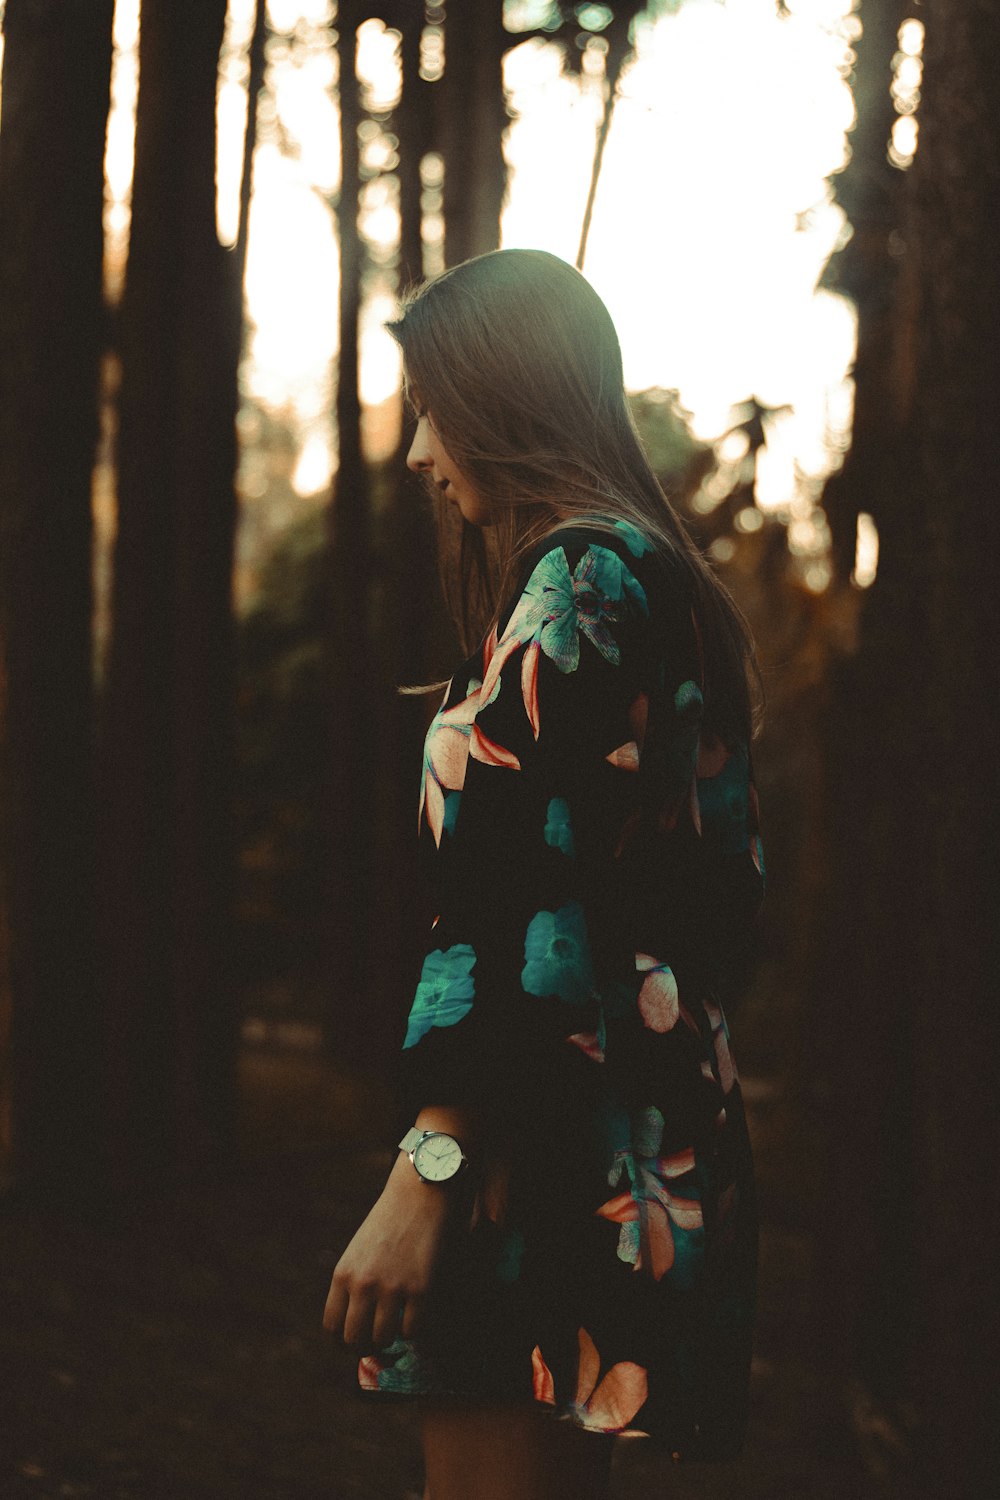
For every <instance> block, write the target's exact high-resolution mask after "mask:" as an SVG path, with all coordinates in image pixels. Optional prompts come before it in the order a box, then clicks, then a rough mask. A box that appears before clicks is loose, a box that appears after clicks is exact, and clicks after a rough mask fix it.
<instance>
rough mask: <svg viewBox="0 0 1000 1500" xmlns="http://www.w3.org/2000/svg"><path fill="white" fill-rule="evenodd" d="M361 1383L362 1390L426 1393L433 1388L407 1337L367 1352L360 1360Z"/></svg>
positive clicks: (359, 1373)
mask: <svg viewBox="0 0 1000 1500" xmlns="http://www.w3.org/2000/svg"><path fill="white" fill-rule="evenodd" d="M358 1384H359V1385H360V1387H361V1389H362V1390H363V1391H392V1392H393V1394H394V1395H407V1396H416V1395H421V1396H424V1395H427V1394H428V1393H429V1392H430V1391H431V1390H432V1388H433V1386H432V1382H431V1380H430V1379H429V1377H428V1375H427V1372H426V1371H425V1370H424V1368H423V1367H422V1365H421V1363H420V1356H419V1355H418V1354H417V1351H416V1349H415V1348H414V1346H413V1345H412V1344H411V1343H410V1342H409V1341H408V1340H407V1339H404V1338H397V1339H394V1340H393V1342H392V1343H391V1344H390V1345H389V1346H388V1348H387V1349H382V1350H380V1351H379V1353H378V1354H365V1355H363V1356H362V1358H361V1359H360V1361H359V1362H358Z"/></svg>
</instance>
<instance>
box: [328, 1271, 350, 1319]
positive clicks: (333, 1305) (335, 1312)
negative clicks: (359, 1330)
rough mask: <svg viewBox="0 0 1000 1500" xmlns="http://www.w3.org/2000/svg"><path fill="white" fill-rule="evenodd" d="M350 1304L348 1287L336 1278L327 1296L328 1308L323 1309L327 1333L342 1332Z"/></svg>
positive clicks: (331, 1283)
mask: <svg viewBox="0 0 1000 1500" xmlns="http://www.w3.org/2000/svg"><path fill="white" fill-rule="evenodd" d="M349 1302H350V1294H349V1292H348V1290H347V1287H346V1286H345V1285H344V1284H343V1282H340V1281H338V1280H337V1278H336V1276H334V1278H333V1280H332V1281H331V1282H330V1290H329V1292H328V1293H327V1296H326V1307H325V1308H324V1309H323V1327H324V1328H325V1329H326V1331H327V1333H340V1332H341V1330H342V1329H343V1326H344V1318H345V1317H346V1315H347V1307H348V1303H349Z"/></svg>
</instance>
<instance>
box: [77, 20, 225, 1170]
mask: <svg viewBox="0 0 1000 1500" xmlns="http://www.w3.org/2000/svg"><path fill="white" fill-rule="evenodd" d="M225 15H226V3H225V0H180V3H177V0H174V3H170V0H145V3H144V4H143V9H142V28H141V37H140V83H139V100H138V113H137V122H136V155H135V181H134V189H133V199H132V230H131V240H130V246H129V259H128V269H127V277H126V286H125V294H124V299H123V306H122V313H121V357H122V388H121V408H120V435H119V452H118V457H119V523H118V536H117V543H116V549H115V565H114V592H113V614H114V623H113V636H112V642H111V648H110V654H109V666H108V684H107V700H106V705H105V717H104V731H105V733H104V745H103V787H102V790H103V806H104V810H105V822H104V827H103V860H102V867H101V877H102V878H101V895H102V900H103V946H104V951H105V957H106V974H105V991H106V996H107V1006H108V1027H109V1038H108V1045H109V1056H110V1082H111V1095H110V1113H111V1119H112V1131H111V1148H112V1153H113V1157H114V1161H113V1166H114V1174H115V1180H116V1181H117V1182H118V1183H119V1184H120V1185H134V1186H138V1185H141V1184H142V1183H143V1182H145V1181H149V1180H150V1179H151V1176H152V1174H159V1173H161V1172H162V1171H164V1170H168V1169H171V1168H178V1169H181V1170H184V1169H188V1168H191V1167H192V1166H194V1165H196V1164H197V1163H198V1162H200V1161H202V1160H204V1159H205V1158H207V1157H211V1155H212V1153H213V1151H214V1149H215V1148H216V1146H217V1144H218V1142H219V1141H220V1139H221V1138H223V1137H224V1136H225V1133H226V1130H227V1127H228V1123H229V1116H230V1110H231V1103H232V1079H233V1062H234V1041H235V1017H234V1013H233V1006H232V1003H231V987H232V952H231V943H230V923H231V900H232V891H231V886H232V871H231V865H232V842H233V840H232V833H231V798H232V777H231V760H232V747H231V739H232V725H231V715H232V698H233V638H232V637H233V631H232V622H231V614H230V581H231V573H232V558H233V530H234V525H235V516H236V510H235V498H234V489H233V473H234V467H235V456H236V448H235V428H234V416H235V410H236V370H237V363H238V356H239V348H240V332H241V277H240V263H239V259H238V257H233V256H231V255H227V253H226V252H225V251H224V250H223V249H222V247H221V246H220V244H219V241H218V238H217V234H216V226H215V99H216V83H217V63H218V56H219V48H220V44H221V41H222V35H223V28H224V24H225Z"/></svg>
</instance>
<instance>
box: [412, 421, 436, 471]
mask: <svg viewBox="0 0 1000 1500" xmlns="http://www.w3.org/2000/svg"><path fill="white" fill-rule="evenodd" d="M431 463H432V458H431V451H430V444H429V442H428V439H427V418H426V417H419V418H418V419H417V430H416V432H415V433H414V434H413V442H412V443H411V444H410V451H409V453H408V454H407V455H406V467H407V468H408V469H412V470H413V472H414V474H419V473H420V472H421V470H423V469H429V468H430V466H431Z"/></svg>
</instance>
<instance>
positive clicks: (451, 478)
mask: <svg viewBox="0 0 1000 1500" xmlns="http://www.w3.org/2000/svg"><path fill="white" fill-rule="evenodd" d="M414 407H415V410H416V413H417V430H416V432H415V433H414V434H413V442H412V443H411V444H410V451H409V453H408V454H407V455H406V466H407V468H409V469H412V470H413V472H414V474H420V475H423V476H424V477H425V478H427V479H429V480H430V482H431V483H432V484H433V485H435V486H436V487H437V488H438V489H439V490H440V492H441V494H442V495H443V496H444V498H445V499H446V500H448V501H450V502H451V504H452V505H457V506H458V508H459V510H460V511H461V513H462V515H463V516H464V518H465V519H466V520H467V521H468V522H469V523H470V524H471V525H473V526H490V525H492V523H493V520H494V517H493V514H492V511H491V509H490V507H489V506H488V505H487V504H486V502H485V501H483V500H481V499H480V498H479V496H478V495H477V494H476V491H475V490H474V489H473V487H472V485H471V484H470V482H469V480H468V479H467V478H466V477H465V475H464V474H463V473H462V471H461V469H460V468H459V467H458V465H457V464H456V463H455V461H454V459H453V458H451V457H450V456H449V453H448V450H447V449H446V448H445V446H444V443H443V442H442V441H441V438H440V437H439V435H438V433H437V432H436V431H435V428H434V424H433V422H432V420H431V418H430V415H429V414H428V412H427V411H425V410H424V409H423V407H422V406H421V404H420V402H419V401H416V400H415V401H414Z"/></svg>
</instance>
